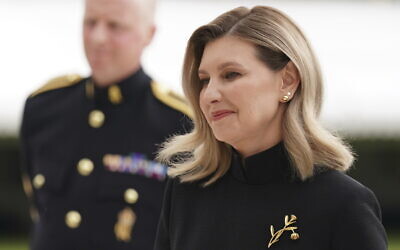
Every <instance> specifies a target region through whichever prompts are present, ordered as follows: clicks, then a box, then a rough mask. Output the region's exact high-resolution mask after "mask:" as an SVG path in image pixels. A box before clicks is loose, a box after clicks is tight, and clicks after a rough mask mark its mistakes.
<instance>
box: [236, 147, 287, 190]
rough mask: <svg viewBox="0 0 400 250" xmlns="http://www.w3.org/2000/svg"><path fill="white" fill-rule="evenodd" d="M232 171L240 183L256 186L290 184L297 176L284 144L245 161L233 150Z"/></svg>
mask: <svg viewBox="0 0 400 250" xmlns="http://www.w3.org/2000/svg"><path fill="white" fill-rule="evenodd" d="M231 171H232V175H233V176H234V177H235V178H236V179H238V180H239V181H241V182H245V183H248V184H255V185H259V184H267V183H276V182H290V181H291V180H294V176H295V172H294V169H293V168H292V167H291V165H290V162H289V158H288V155H287V152H286V149H285V146H284V145H283V142H280V143H279V144H277V145H275V146H273V147H271V148H269V149H267V150H265V151H262V152H260V153H257V154H255V155H252V156H249V157H247V158H244V159H243V158H242V156H241V155H240V154H239V153H238V152H237V151H235V150H233V156H232V164H231Z"/></svg>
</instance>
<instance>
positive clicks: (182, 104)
mask: <svg viewBox="0 0 400 250" xmlns="http://www.w3.org/2000/svg"><path fill="white" fill-rule="evenodd" d="M151 90H152V91H153V94H154V96H155V97H156V98H157V99H158V100H160V101H161V102H162V103H164V104H166V105H168V106H169V107H171V108H173V109H176V110H178V111H180V112H182V113H184V114H185V115H187V116H188V117H190V118H193V112H192V110H191V109H190V108H189V105H188V103H187V101H186V99H185V98H184V97H183V96H181V95H179V94H178V93H175V92H173V91H172V90H170V89H169V88H166V87H165V86H163V85H161V84H159V83H157V82H155V81H152V83H151Z"/></svg>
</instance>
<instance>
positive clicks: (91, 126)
mask: <svg viewBox="0 0 400 250" xmlns="http://www.w3.org/2000/svg"><path fill="white" fill-rule="evenodd" d="M182 112H185V113H186V114H189V111H188V109H187V106H186V104H185V103H184V101H183V100H182V99H180V98H179V96H177V95H175V94H173V93H172V92H170V91H168V90H167V89H164V88H161V86H160V85H159V84H157V83H155V82H152V81H151V79H150V78H149V77H148V76H147V75H146V74H145V73H144V72H143V71H142V70H139V71H138V72H136V73H135V74H133V75H131V76H130V77H128V78H127V79H125V80H123V81H121V82H120V83H118V84H115V85H112V86H110V87H107V88H98V87H96V86H95V85H94V84H93V83H92V81H91V79H90V78H89V79H81V78H80V77H78V76H67V77H61V78H57V79H54V80H52V81H50V82H49V83H48V84H46V85H45V86H44V87H43V88H41V89H39V90H38V91H37V92H35V93H33V94H32V95H31V96H30V97H29V98H28V99H27V101H26V106H25V112H24V117H23V124H22V129H21V140H22V150H23V156H24V162H25V164H24V171H26V174H27V175H26V176H27V178H26V180H28V182H26V183H29V180H30V181H31V183H32V186H33V198H32V199H33V202H34V205H35V207H36V210H37V212H38V213H37V214H38V216H37V219H36V222H35V223H34V230H33V238H32V242H31V246H32V249H34V250H62V249H65V250H78V249H82V250H83V249H85V250H90V249H95V250H101V249H107V250H110V249H113V250H114V249H130V250H134V249H138V250H146V249H152V246H153V243H154V237H155V232H156V227H157V222H158V217H159V213H160V210H161V202H162V195H163V190H164V186H165V179H166V168H165V166H163V165H161V164H159V163H157V162H155V161H154V160H153V159H154V156H155V154H154V152H155V151H156V150H157V144H160V143H161V142H163V141H164V140H165V139H166V138H167V137H168V136H170V135H172V134H173V133H179V132H180V133H182V132H185V130H187V129H190V120H189V119H188V117H187V116H186V115H184V114H183V113H182ZM26 186H27V187H28V189H29V185H26Z"/></svg>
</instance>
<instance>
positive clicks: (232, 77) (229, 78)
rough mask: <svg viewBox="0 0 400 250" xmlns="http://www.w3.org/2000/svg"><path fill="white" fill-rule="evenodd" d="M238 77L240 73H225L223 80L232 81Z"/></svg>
mask: <svg viewBox="0 0 400 250" xmlns="http://www.w3.org/2000/svg"><path fill="white" fill-rule="evenodd" d="M238 76H240V73H238V72H227V73H225V75H224V78H225V79H227V80H233V79H235V78H236V77H238Z"/></svg>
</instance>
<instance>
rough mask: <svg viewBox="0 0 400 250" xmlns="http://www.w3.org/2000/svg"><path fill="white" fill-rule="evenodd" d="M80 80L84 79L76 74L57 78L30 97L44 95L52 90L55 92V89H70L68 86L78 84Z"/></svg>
mask: <svg viewBox="0 0 400 250" xmlns="http://www.w3.org/2000/svg"><path fill="white" fill-rule="evenodd" d="M80 80H82V77H81V76H80V75H76V74H73V75H65V76H60V77H56V78H53V79H51V80H50V81H48V82H47V83H46V84H44V85H43V86H42V87H40V88H39V89H38V90H36V91H34V92H33V93H32V94H31V95H30V96H29V97H34V96H37V95H39V94H41V93H44V92H47V91H50V90H54V89H59V88H65V87H68V86H71V85H73V84H76V83H78V82H79V81H80Z"/></svg>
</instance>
